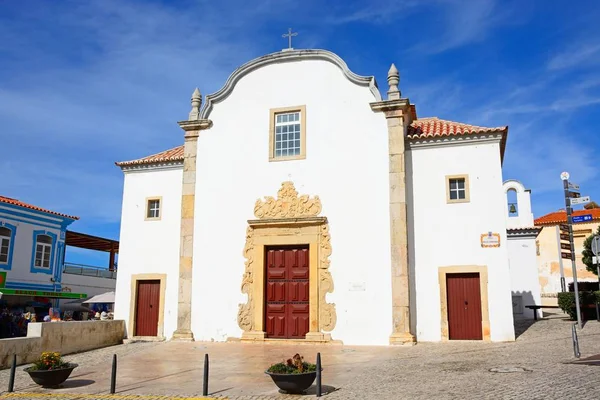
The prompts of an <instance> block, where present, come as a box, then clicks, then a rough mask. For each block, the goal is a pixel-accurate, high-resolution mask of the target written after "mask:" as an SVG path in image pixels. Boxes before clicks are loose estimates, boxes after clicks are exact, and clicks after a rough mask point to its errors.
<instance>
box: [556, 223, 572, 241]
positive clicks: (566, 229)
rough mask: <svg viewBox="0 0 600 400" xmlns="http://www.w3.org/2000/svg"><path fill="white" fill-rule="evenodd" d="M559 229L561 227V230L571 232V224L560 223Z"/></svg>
mask: <svg viewBox="0 0 600 400" xmlns="http://www.w3.org/2000/svg"><path fill="white" fill-rule="evenodd" d="M558 229H560V230H561V231H563V232H567V233H569V225H565V224H560V225H559V226H558ZM567 240H570V239H567Z"/></svg>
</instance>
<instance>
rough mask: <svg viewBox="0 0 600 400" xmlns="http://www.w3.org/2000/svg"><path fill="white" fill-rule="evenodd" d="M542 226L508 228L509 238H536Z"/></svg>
mask: <svg viewBox="0 0 600 400" xmlns="http://www.w3.org/2000/svg"><path fill="white" fill-rule="evenodd" d="M541 231H542V228H535V227H528V228H508V229H506V235H507V238H508V239H535V238H537V237H538V235H539V234H540V232H541Z"/></svg>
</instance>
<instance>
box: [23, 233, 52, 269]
mask: <svg viewBox="0 0 600 400" xmlns="http://www.w3.org/2000/svg"><path fill="white" fill-rule="evenodd" d="M38 235H48V236H50V237H51V238H52V243H51V244H50V268H41V267H36V266H35V248H36V244H37V236H38ZM55 254H56V234H54V233H52V232H49V231H33V244H32V249H31V267H30V269H29V271H30V272H31V273H34V274H35V273H40V274H48V275H52V272H53V271H54V269H53V268H54V257H55Z"/></svg>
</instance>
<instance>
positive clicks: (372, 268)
mask: <svg viewBox="0 0 600 400" xmlns="http://www.w3.org/2000/svg"><path fill="white" fill-rule="evenodd" d="M387 80H388V87H389V89H388V90H387V93H386V94H384V96H382V94H381V92H380V90H379V89H378V86H377V83H376V82H375V79H374V78H373V77H371V76H359V75H356V74H355V73H353V72H352V71H350V70H349V69H348V66H347V65H346V63H345V62H344V61H343V60H342V59H341V58H339V57H338V56H337V55H335V54H333V53H331V52H329V51H325V50H294V49H286V50H283V51H281V52H277V53H273V54H268V55H266V56H263V57H260V58H257V59H254V60H252V61H250V62H248V63H246V64H244V65H242V66H241V67H239V68H238V69H236V70H235V71H234V72H233V73H232V74H231V76H230V77H229V79H228V80H227V81H226V82H225V84H224V86H223V87H222V88H221V89H220V90H219V91H218V92H216V93H213V94H210V95H208V96H205V97H203V96H202V95H201V94H200V92H199V90H198V89H196V91H194V93H193V95H192V101H191V103H192V109H191V112H190V113H189V117H188V119H187V120H184V121H181V122H179V126H180V127H181V128H182V130H183V131H184V135H183V136H184V140H183V142H184V143H183V145H182V146H179V147H176V148H174V149H170V150H167V151H164V152H162V153H159V154H154V155H151V156H147V157H144V158H140V159H137V160H132V161H124V162H118V163H116V164H117V165H118V166H119V167H120V168H121V169H122V170H123V172H124V193H123V208H122V223H121V235H120V258H119V260H120V263H119V270H118V276H117V288H116V305H115V319H123V320H125V321H126V326H127V335H128V337H129V338H134V337H142V338H143V337H149V336H151V337H158V338H164V339H167V340H170V339H178V340H202V341H212V340H214V341H226V340H242V341H251V342H265V341H281V340H284V341H285V340H287V341H304V342H318V343H325V342H331V343H340V342H342V343H344V344H353V345H387V344H406V343H414V342H415V341H447V340H484V341H512V340H514V339H515V333H514V325H513V318H514V317H513V311H514V310H515V307H514V303H515V298H514V297H513V295H514V293H516V292H532V291H533V289H532V288H530V287H529V286H528V285H531V286H536V285H537V286H539V283H537V279H536V280H535V282H531V281H528V282H527V283H523V279H525V278H519V277H516V278H514V279H513V277H514V276H515V273H513V272H512V270H511V263H512V264H514V265H518V268H519V269H520V270H522V269H529V268H533V271H532V272H533V273H535V269H536V264H535V257H534V258H533V260H532V264H531V265H529V264H528V263H529V261H530V260H529V254H528V253H527V252H525V251H522V252H525V253H527V254H525V261H520V260H519V259H515V258H514V257H517V258H519V257H520V256H514V257H513V259H512V261H510V262H509V260H511V258H510V257H509V251H511V250H512V248H513V247H518V245H520V244H522V243H519V244H518V245H517V241H513V238H511V237H509V234H511V235H512V233H510V232H511V231H507V229H509V222H510V218H509V217H508V216H507V213H508V211H507V201H506V194H507V187H506V185H505V184H504V182H503V177H502V160H503V156H504V152H505V147H506V138H507V134H508V127H505V126H504V127H494V128H485V127H479V126H473V125H468V124H464V123H458V122H452V121H446V120H442V119H438V118H419V117H418V116H417V108H416V106H415V104H412V103H411V102H410V100H409V99H408V98H406V97H403V96H402V94H401V92H400V89H399V86H398V85H399V73H398V71H397V69H396V67H395V66H394V65H392V67H391V68H390V70H389V73H388V79H387ZM526 201H529V199H528V198H527V199H526ZM526 207H527V206H525V208H526ZM529 208H530V205H529ZM523 224H524V225H527V224H528V222H527V221H525V222H523V223H522V224H521V225H523ZM521 225H519V226H518V227H519V228H520V227H524V228H526V226H521ZM531 226H533V223H532V224H531ZM510 227H511V228H514V226H510ZM507 232H508V233H507ZM528 232H529V231H528ZM515 240H521V239H515ZM513 242H514V243H515V246H513ZM523 249H524V248H523ZM519 251H521V250H520V249H519ZM534 251H535V249H534ZM513 269H514V268H513ZM518 274H523V273H522V271H521V272H518ZM525 275H527V274H525ZM515 280H516V281H515ZM537 293H538V295H539V287H538V288H537ZM537 300H538V299H537V298H536V299H535V300H534V299H529V298H528V299H525V301H526V302H529V301H537ZM525 305H526V304H525ZM517 311H518V310H517ZM514 312H516V311H514Z"/></svg>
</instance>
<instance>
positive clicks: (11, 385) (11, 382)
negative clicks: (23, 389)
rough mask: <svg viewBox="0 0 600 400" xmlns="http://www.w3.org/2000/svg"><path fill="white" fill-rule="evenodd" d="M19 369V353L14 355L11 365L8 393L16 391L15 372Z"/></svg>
mask: <svg viewBox="0 0 600 400" xmlns="http://www.w3.org/2000/svg"><path fill="white" fill-rule="evenodd" d="M16 371H17V355H16V354H14V355H13V361H12V365H11V366H10V378H8V393H12V392H14V391H15V372H16Z"/></svg>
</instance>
